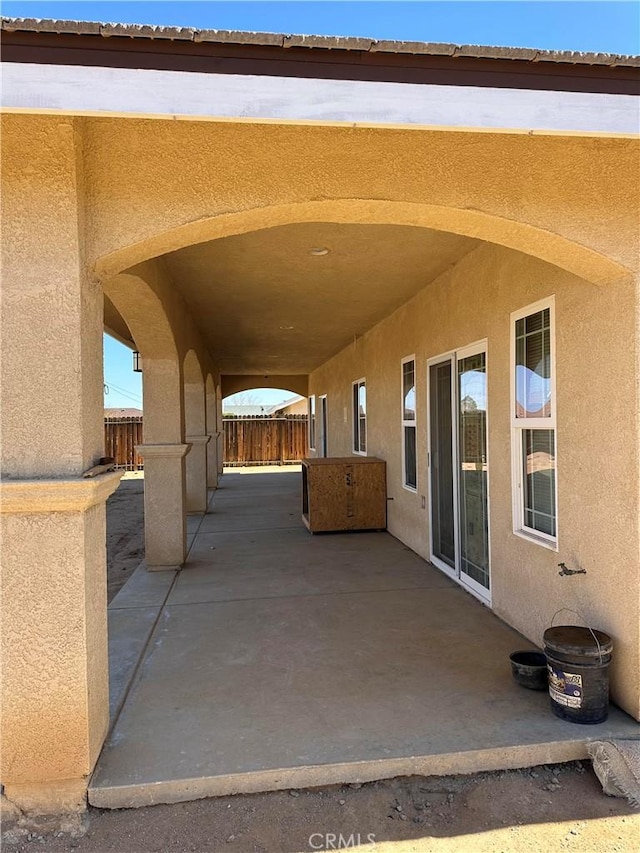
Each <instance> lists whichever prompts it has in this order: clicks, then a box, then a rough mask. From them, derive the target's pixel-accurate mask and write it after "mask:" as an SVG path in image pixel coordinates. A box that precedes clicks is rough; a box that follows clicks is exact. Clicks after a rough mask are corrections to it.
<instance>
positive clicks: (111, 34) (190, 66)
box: [2, 18, 640, 95]
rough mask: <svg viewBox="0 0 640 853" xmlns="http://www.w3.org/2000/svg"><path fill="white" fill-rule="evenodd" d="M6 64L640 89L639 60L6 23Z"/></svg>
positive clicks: (66, 23)
mask: <svg viewBox="0 0 640 853" xmlns="http://www.w3.org/2000/svg"><path fill="white" fill-rule="evenodd" d="M2 30H3V33H2V55H3V60H4V61H6V62H32V63H37V64H54V65H55V64H59V65H85V66H104V67H109V68H143V69H154V70H171V71H187V72H189V71H191V72H200V73H216V74H247V75H270V76H276V77H300V78H317V79H332V80H368V81H379V82H402V83H423V84H429V83H430V84H435V85H457V86H480V87H494V88H515V89H539V90H555V91H575V92H605V93H611V94H627V95H628V94H640V74H639V72H638V68H639V67H640V58H639V57H629V56H618V55H611V54H595V53H590V54H585V53H574V52H557V51H540V50H533V49H525V48H499V47H479V46H460V45H451V44H434V43H422V42H392V41H374V40H372V39H360V38H341V37H335V38H334V37H326V36H291V35H284V34H275V33H243V32H233V31H222V30H196V29H191V28H177V27H153V26H143V25H129V24H100V23H92V22H84V21H41V20H35V19H6V18H5V19H2Z"/></svg>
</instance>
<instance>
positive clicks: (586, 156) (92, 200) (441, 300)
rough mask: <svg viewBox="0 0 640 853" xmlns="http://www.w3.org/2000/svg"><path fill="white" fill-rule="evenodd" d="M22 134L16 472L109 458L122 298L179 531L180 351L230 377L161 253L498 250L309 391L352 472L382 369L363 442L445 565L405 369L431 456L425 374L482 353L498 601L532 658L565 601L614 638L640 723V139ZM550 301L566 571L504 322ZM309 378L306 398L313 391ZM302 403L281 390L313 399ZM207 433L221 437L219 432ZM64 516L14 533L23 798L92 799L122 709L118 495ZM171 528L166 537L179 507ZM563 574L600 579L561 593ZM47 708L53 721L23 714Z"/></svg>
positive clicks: (13, 202) (7, 151) (404, 517)
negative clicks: (68, 785) (389, 239)
mask: <svg viewBox="0 0 640 853" xmlns="http://www.w3.org/2000/svg"><path fill="white" fill-rule="evenodd" d="M2 130H3V133H2V146H3V150H2V180H3V193H2V201H3V275H2V291H3V292H2V298H3V304H2V322H3V329H2V338H1V340H0V344H1V346H2V371H3V372H2V394H3V424H2V430H3V431H2V448H1V450H2V471H3V474H4V475H5V476H8V477H10V478H14V479H16V480H21V479H24V478H34V479H37V478H43V477H51V478H58V479H60V480H63V479H65V478H67V479H69V481H71V480H73V483H74V484H75V482H76V479H77V478H78V477H79V475H80V474H81V472H82V471H84V470H85V469H86V468H88V467H89V466H90V465H92V464H94V463H95V461H96V459H97V457H98V456H100V455H101V454H102V442H103V436H102V347H101V326H102V322H101V321H102V310H101V306H102V295H103V294H102V292H103V287H104V290H105V292H107V293H108V295H109V296H110V298H113V301H114V305H115V306H116V308H117V309H118V311H119V312H120V313H121V315H122V317H123V318H124V321H125V322H126V324H127V326H128V328H129V329H130V330H131V331H132V333H133V335H134V338H135V339H136V344H137V345H138V344H140V345H139V349H140V350H141V352H142V354H143V359H144V360H145V361H146V366H145V370H146V378H145V387H144V407H145V442H147V443H148V442H149V441H150V440H151V441H155V442H157V444H154V445H153V446H152V449H151V448H150V449H149V450H148V453H147V461H148V459H150V458H151V455H153V454H155V457H154V462H153V463H151V462H149V467H148V480H147V489H146V491H147V495H148V497H149V496H151V495H152V491H153V489H152V486H151V483H152V480H155V483H156V490H157V494H158V495H161V494H162V495H164V500H165V501H166V502H167V506H168V507H169V510H168V511H169V512H172V513H173V515H174V516H175V517H181V516H182V514H183V512H184V504H185V482H184V479H185V478H184V470H185V459H184V455H183V454H184V452H185V450H186V447H185V444H184V442H185V439H186V436H187V432H186V430H185V405H184V382H185V375H184V370H183V362H184V359H185V356H186V354H187V353H188V352H189V351H190V350H193V352H194V353H195V354H196V355H197V358H198V362H199V366H200V371H201V376H202V377H206V376H207V375H208V374H209V373H212V374H213V375H215V376H216V380H215V381H216V383H217V382H218V378H217V370H216V364H215V359H213V358H212V355H214V354H212V353H208V352H207V351H206V349H205V347H204V345H203V341H202V337H201V335H200V333H199V329H198V325H197V320H198V319H199V318H197V317H195V316H192V315H191V314H190V312H189V307H188V306H187V305H186V303H185V301H184V299H183V298H182V296H181V293H180V281H177V280H172V279H171V276H170V275H169V273H168V270H167V268H166V265H165V263H164V262H163V261H162V260H161V259H160V260H154V258H156V257H157V256H159V255H161V254H162V253H165V252H168V251H174V250H176V249H179V248H181V247H182V246H184V245H187V244H189V243H193V242H197V241H203V240H208V239H213V238H215V237H217V236H225V235H228V234H234V233H235V234H240V233H245V232H247V231H250V230H252V229H256V228H268V227H270V226H275V225H283V224H287V223H290V222H297V221H304V222H323V221H329V222H338V223H347V222H353V223H362V224H374V223H381V224H398V225H415V226H424V227H430V228H435V229H440V230H444V231H451V232H452V233H456V234H462V235H467V236H470V237H474V238H476V239H484V240H489V241H492V243H493V244H496V245H489V244H487V245H484V246H482V247H481V248H480V249H478V250H476V251H475V252H473V253H471V254H470V255H468V256H466V257H465V258H464V259H463V260H462V261H460V262H459V263H458V264H457V265H456V266H455V267H454V268H453V269H451V270H450V271H449V272H446V273H444V274H443V275H441V276H440V277H439V278H438V279H437V280H436V281H434V282H433V283H432V284H431V285H430V286H428V287H426V288H425V290H424V291H422V292H421V293H420V295H419V296H417V297H416V298H415V299H414V300H412V302H410V303H409V304H407V305H405V306H403V307H402V308H400V309H399V310H398V311H397V312H396V313H395V314H394V315H393V316H392V317H390V318H388V319H386V320H384V321H383V322H382V323H380V324H379V325H378V326H377V327H376V328H375V329H373V330H371V331H370V332H369V333H367V334H364V335H360V336H359V337H358V338H357V340H356V342H355V343H354V345H353V346H351V347H349V348H348V349H347V350H345V352H344V353H341V354H340V355H338V356H336V357H335V358H333V359H332V360H331V361H330V362H329V363H328V364H327V365H325V366H323V367H322V368H320V369H319V370H317V371H316V372H315V373H314V374H313V376H312V380H311V382H312V387H311V389H310V390H311V393H316V394H322V393H327V394H328V411H329V449H330V452H331V454H334V455H340V454H343V453H347V454H348V453H349V450H350V448H349V443H350V435H351V424H350V393H351V382H352V380H354V379H356V378H359V377H361V376H366V377H367V382H368V406H369V450H370V452H371V453H375V454H377V455H380V456H382V457H383V458H385V459H387V462H388V466H389V468H388V471H389V484H390V495H391V496H392V497H394V501H393V502H391V508H390V529H391V530H392V532H393V533H395V535H397V536H399V537H400V538H402V539H403V540H404V541H406V542H407V543H408V544H409V545H410V546H411V547H413V548H415V549H416V550H417V551H418V552H419V553H421V554H423V556H426V555H427V542H428V514H427V511H426V510H422V509H421V508H420V495H421V494H426V489H425V488H424V485H425V483H426V480H425V477H426V470H425V467H424V466H425V457H424V453H421V454H420V462H419V464H420V469H419V477H420V484H419V490H418V495H417V496H416V495H412V494H410V493H408V492H406V491H404V490H403V489H402V488H401V487H400V470H399V467H400V441H399V439H400V425H399V413H398V408H399V403H398V401H399V377H400V359H401V358H402V357H403V356H406V355H409V354H411V353H415V354H416V357H417V364H418V411H419V421H418V440H419V448H422V449H424V448H425V446H426V444H425V443H426V424H425V405H426V401H425V361H426V359H427V358H428V357H430V356H433V355H437V354H438V353H441V352H444V351H446V350H450V349H453V348H456V347H460V346H463V345H465V344H467V343H470V342H472V341H475V340H477V339H479V338H482V337H487V338H488V340H489V417H490V430H491V435H490V446H489V451H490V471H491V475H490V476H491V481H490V501H491V544H492V567H493V606H494V609H495V611H496V613H497V614H498V615H500V616H502V617H504V618H505V619H507V621H509V622H510V623H511V624H513V625H515V626H516V627H518V628H519V629H520V630H522V631H523V632H524V633H526V634H527V636H529V637H530V638H531V639H532V640H534V641H537V642H539V641H540V638H541V633H542V631H543V629H544V628H545V627H546V626H547V625H548V624H549V622H550V619H551V617H552V615H553V613H554V611H555V610H556V609H557V608H558V607H561V606H566V607H571V608H573V609H576V610H580V611H581V612H582V613H583V614H584V616H585V617H586V618H587V619H588V620H589V621H591V622H592V623H593V624H595V625H596V626H597V627H600V628H603V629H604V630H606V631H608V632H609V633H611V635H612V636H613V638H614V641H615V643H616V651H615V656H614V671H613V695H614V697H615V699H616V700H617V701H618V702H619V703H620V704H621V705H622V706H623V707H625V708H626V709H627V710H628V711H629V712H630V713H633V714H634V715H635V716H638V715H640V708H639V701H640V700H639V697H640V685H639V683H638V679H639V675H638V673H639V669H640V666H639V664H640V660H639V637H638V632H639V628H638V622H639V620H638V615H639V614H638V591H639V589H640V585H639V582H640V579H639V577H638V571H639V567H638V554H639V548H638V544H639V543H638V535H639V534H638V518H637V513H638V495H639V493H640V492H639V483H638V435H637V421H636V418H637V412H638V399H637V378H638V375H639V367H638V363H637V354H636V353H637V343H636V342H637V340H638V331H637V330H638V311H637V307H638V306H637V303H636V301H635V297H634V291H633V287H632V285H631V281H632V277H631V275H630V274H628V270H627V269H625V268H629V269H632V270H636V271H637V269H638V254H637V199H638V180H639V179H640V176H639V174H638V170H637V152H638V149H637V145H636V144H635V143H634V142H631V141H629V140H622V139H605V138H597V139H596V138H594V139H588V138H584V137H582V138H577V137H574V138H562V137H542V136H531V137H529V136H512V135H510V134H502V135H493V134H473V133H451V134H450V133H446V132H440V131H417V130H407V131H400V130H388V129H384V130H383V129H363V128H348V127H340V128H328V127H310V126H307V127H293V126H287V127H277V126H274V125H250V124H232V123H229V124H223V123H220V124H214V123H197V122H194V123H180V122H174V121H144V120H124V119H75V120H74V119H70V118H66V117H60V116H56V117H44V116H26V115H25V116H5V117H3V120H2ZM283 163H285V164H286V169H283ZM497 245H506V246H510V247H511V248H512V249H513V248H514V247H515V248H519V249H521V250H522V251H524V252H526V253H528V254H520V253H517V252H513V251H509V250H506V249H503V248H498V247H497ZM535 255H538V256H539V257H542V258H545V259H547V260H553V261H554V263H555V264H557V266H549V265H546V264H544V263H541V262H540V261H536V260H533V259H532V257H531V256H535ZM399 262H401V259H399ZM132 265H138V266H137V267H136V268H134V269H129V268H130V267H132ZM561 269H563V270H570V271H571V272H572V273H574V274H575V273H579V274H580V276H582V277H583V278H578V277H576V276H575V275H573V274H570V273H568V272H566V271H565V272H562V271H561ZM120 273H124V275H123V276H122V278H119V279H118V280H117V281H114V280H113V277H114V276H115V275H117V274H120ZM584 279H587V280H589V281H594V282H598V283H600V285H602V286H600V287H596V286H594V285H593V284H587V283H586V282H585V280H584ZM212 286H213V285H212ZM215 286H224V285H223V283H222V284H221V283H217V284H216V285H215ZM550 293H555V295H556V311H557V330H558V331H557V349H558V412H559V422H558V447H559V504H560V516H559V524H560V550H559V552H558V553H557V554H556V553H553V552H551V551H548V550H544V549H542V548H540V547H538V546H535V545H533V544H530V543H527V542H524V541H522V540H520V539H517V538H516V537H514V536H513V535H512V533H511V488H510V456H509V413H508V399H509V371H508V341H509V312H510V311H512V310H515V309H517V308H521V307H523V306H525V305H527V304H529V303H530V302H533V301H534V300H536V299H539V298H542V297H544V296H547V295H549V294H550ZM320 319H321V318H319V317H318V318H316V321H317V322H318V324H319V325H318V326H317V329H318V332H317V333H318V334H321V332H322V326H321V324H320ZM325 319H326V320H327V321H330V311H328V316H327V318H325ZM281 372H283V373H284V372H285V371H284V369H282V371H281ZM242 380H246V377H239V378H238V380H237V381H242ZM295 380H296V382H299V383H300V384H301V385H304V391H303V392H302V393H305V394H306V393H307V377H306V375H299V376H297V377H295ZM187 384H190V383H187ZM257 384H258V383H253V385H252V386H251V387H256V385H257ZM222 385H223V387H224V379H223V380H222ZM293 386H294V383H293V382H292V383H291V384H290V385H288V386H285V387H289V388H290V390H292V391H298V390H300V388H299V387H298V386H297V385H296V387H293ZM245 387H246V386H245ZM576 389H578V391H579V393H578V391H576ZM198 393H200V392H198ZM188 395H189V396H190V392H188ZM221 396H222V393H221V391H218V393H217V394H216V397H217V399H216V408H217V420H218V424H219V423H220V422H221V421H220V418H221V413H220V409H219V406H220V400H221ZM61 398H62V399H64V401H65V407H63V408H62V407H60V405H59V403H58V402H57V401H59V400H60V399H61ZM345 411H346V416H345ZM198 429H199V433H198V434H199V435H203V436H204V435H205V434H206V433H209V430H208V429H207V427H206V425H205V422H204V420H203V419H201V421H200V426H199V427H198ZM167 454H168V455H167ZM201 455H202V458H205V456H206V454H205V453H202V454H201ZM166 460H170V461H168V462H167V461H166ZM217 465H218V469H219V470H220V467H221V465H222V453H221V438H220V436H218V454H217ZM154 466H155V467H156V468H157V469H158V473H157V476H156V475H153V474H152V473H151V472H152V468H154ZM204 482H205V485H206V480H205V481H204ZM34 488H36V487H34ZM103 497H104V496H103ZM46 499H47V495H46V494H45V496H44V498H43V499H42V500H43V501H44V503H43V504H42V507H41V512H39V513H36V514H33V515H30V516H28V517H27V516H25V515H24V513H22V512H18V511H15V512H5V516H6V517H5V518H4V519H3V524H4V532H3V536H4V539H3V569H4V568H5V566H6V567H7V569H6V570H7V571H8V572H9V574H10V578H9V583H8V585H7V586H6V588H5V589H4V590H3V608H4V609H3V628H4V629H5V630H6V634H5V642H6V646H5V652H6V653H7V654H8V657H7V659H6V660H7V662H8V664H7V665H6V669H5V673H3V677H4V686H5V689H6V690H7V693H8V694H9V695H10V696H11V697H12V698H11V700H10V702H9V703H8V704H7V705H5V708H3V710H4V711H5V714H6V713H8V714H9V717H8V723H7V719H5V731H4V734H6V735H10V736H11V737H12V738H13V743H14V744H15V745H16V748H15V750H16V751H14V752H7V751H6V749H5V756H6V757H8V758H9V759H11V761H12V764H11V769H10V771H3V774H4V775H3V782H5V783H8V784H9V785H13V786H14V790H15V787H16V786H17V785H19V784H21V780H24V784H27V785H29V784H31V783H36V784H37V783H39V782H42V783H45V785H46V784H48V785H50V784H51V782H52V781H53V780H59V781H65V782H66V781H69V780H72V781H74V782H75V783H77V785H76V788H77V789H78V790H80V792H81V791H82V784H83V779H84V777H85V776H86V774H87V773H88V772H89V770H90V769H91V766H92V764H93V761H94V760H95V756H96V754H97V751H98V749H99V747H100V743H101V741H102V737H103V735H104V732H105V727H106V721H107V714H108V710H107V697H106V666H107V664H106V650H107V642H106V640H107V638H106V623H105V618H104V615H105V614H104V603H105V602H104V538H105V537H104V506H103V503H104V500H103V499H102V500H101V501H100V502H98V503H96V504H95V505H93V504H92V505H91V506H90V507H88V508H85V509H82V510H81V509H78V510H75V511H73V512H67V511H58V512H55V513H54V512H52V511H51V508H50V507H48V506H47V505H46ZM152 504H153V505H154V506H158V505H159V503H158V501H151V500H150V502H149V505H148V508H149V512H148V513H147V516H148V518H149V519H151V518H152V512H151V505H152ZM153 523H154V524H155V525H156V528H155V529H156V530H157V531H159V530H161V529H162V530H163V531H166V525H163V522H162V513H160V514H159V515H158V517H157V518H156V519H155V521H154V522H153ZM151 533H153V529H152V530H151ZM174 533H175V536H174V539H173V543H169V544H171V548H165V549H164V552H166V553H169V551H170V552H171V554H172V555H173V554H175V557H174V556H172V557H171V560H169V562H171V563H176V562H181V556H180V555H181V554H182V553H183V552H184V524H183V521H179V522H178V523H177V524H176V527H175V531H174ZM165 544H166V543H165ZM163 547H164V546H163ZM164 552H163V553H164ZM52 555H53V559H52ZM56 555H57V556H56ZM167 559H168V558H167ZM561 559H564V560H566V562H567V564H568V565H574V564H575V563H576V562H578V561H579V562H580V563H581V564H582V565H584V566H585V568H586V569H587V571H588V574H587V575H586V576H577V577H576V578H559V577H558V573H557V566H556V563H557V562H559V561H560V560H561ZM158 562H159V564H162V560H161V559H159V560H158ZM167 564H168V563H167ZM52 567H53V568H55V569H56V571H55V572H53V573H52ZM25 612H27V614H28V618H27V621H26V623H25V621H24V619H23V613H25ZM6 614H8V618H5V617H6ZM7 650H8V651H7ZM47 650H50V651H51V650H53V651H54V652H55V654H49V652H48V651H47ZM47 655H48V657H47ZM24 661H27V665H26V666H25V665H24ZM38 703H40V706H41V708H42V710H43V713H42V715H41V716H40V717H39V718H38V719H39V723H37V722H36V721H35V720H34V719H33V717H32V716H30V714H31V712H30V711H29V710H28V708H29V706H30V704H38ZM23 719H24V720H26V724H25V725H23V724H22V721H23ZM42 720H44V724H43V723H42ZM21 726H22V728H21ZM12 749H14V747H12ZM7 773H8V775H7ZM78 786H79V787H78ZM76 788H74V790H76ZM23 793H24V792H23Z"/></svg>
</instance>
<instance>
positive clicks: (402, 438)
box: [400, 353, 418, 495]
mask: <svg viewBox="0 0 640 853" xmlns="http://www.w3.org/2000/svg"><path fill="white" fill-rule="evenodd" d="M410 361H412V362H413V390H414V393H415V394H416V398H417V395H418V377H417V370H416V356H415V353H414V354H413V355H408V356H406V357H405V358H403V359H402V360H401V361H400V430H401V436H400V443H401V445H402V488H403V489H406V490H407V491H408V492H411V493H412V494H414V495H415V494H417V493H418V426H417V424H418V406H417V399H416V406H415V411H414V419H413V420H405V417H404V366H405V364H408V363H409V362H410ZM405 427H412V428H413V430H414V432H415V448H416V450H415V455H416V484H415V486H411V485H409V484H408V483H407V442H406V434H405Z"/></svg>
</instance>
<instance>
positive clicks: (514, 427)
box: [509, 296, 559, 551]
mask: <svg viewBox="0 0 640 853" xmlns="http://www.w3.org/2000/svg"><path fill="white" fill-rule="evenodd" d="M547 308H548V309H549V325H550V329H551V332H550V347H549V352H550V358H551V371H550V373H551V417H548V418H517V417H516V322H517V321H518V320H521V319H523V318H524V317H529V316H530V315H531V314H538V313H539V312H540V311H544V310H546V309H547ZM510 322H511V331H510V362H511V364H510V370H509V376H510V382H511V483H512V490H511V491H512V502H513V533H514V534H515V535H516V536H519V537H521V538H522V539H526V540H527V541H529V542H534V543H535V544H537V545H541V546H542V547H543V548H549V549H551V550H552V551H558V549H559V546H558V542H559V535H558V532H559V523H558V521H559V519H558V429H557V416H556V318H555V297H554V296H550V297H547V298H546V299H541V300H539V301H538V302H534V303H532V304H531V305H527V306H525V307H524V308H521V309H520V310H518V311H514V312H512V314H511V316H510ZM536 429H540V430H551V431H552V432H553V438H554V452H555V465H556V467H555V487H554V495H555V508H554V509H555V521H556V534H555V536H550V535H549V534H548V533H543V532H542V531H541V530H534V529H533V528H531V527H527V525H526V524H525V521H524V518H525V516H524V488H525V484H524V482H523V466H522V443H523V441H524V433H525V430H536Z"/></svg>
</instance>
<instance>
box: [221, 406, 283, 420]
mask: <svg viewBox="0 0 640 853" xmlns="http://www.w3.org/2000/svg"><path fill="white" fill-rule="evenodd" d="M271 408H272V407H271V406H250V405H249V404H248V403H243V404H240V405H237V406H228V405H227V404H226V403H223V404H222V413H223V414H224V415H238V416H239V417H245V418H248V417H259V416H260V415H265V416H266V415H270V414H271Z"/></svg>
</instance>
